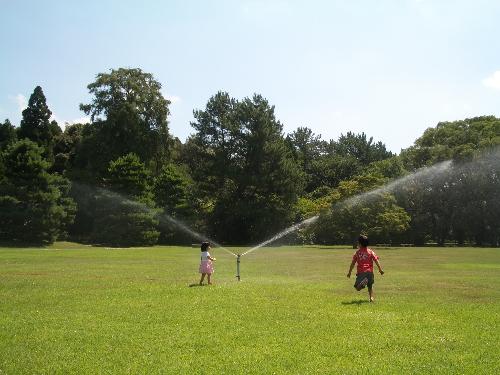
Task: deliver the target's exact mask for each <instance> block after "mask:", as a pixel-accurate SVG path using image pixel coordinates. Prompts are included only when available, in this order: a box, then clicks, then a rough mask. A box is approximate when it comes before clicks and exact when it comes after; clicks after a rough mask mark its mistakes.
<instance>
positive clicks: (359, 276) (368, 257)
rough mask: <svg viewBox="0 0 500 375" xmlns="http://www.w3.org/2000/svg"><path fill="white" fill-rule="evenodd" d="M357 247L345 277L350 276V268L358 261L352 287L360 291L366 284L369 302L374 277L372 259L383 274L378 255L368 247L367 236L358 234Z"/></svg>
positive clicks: (371, 298) (371, 299)
mask: <svg viewBox="0 0 500 375" xmlns="http://www.w3.org/2000/svg"><path fill="white" fill-rule="evenodd" d="M358 243H359V249H358V251H356V252H355V253H354V255H353V257H352V262H351V266H350V267H349V272H348V273H347V277H349V278H350V277H351V272H352V269H353V268H354V265H355V264H356V263H358V268H357V272H356V282H355V283H354V287H355V288H356V290H357V291H360V290H361V289H363V288H364V287H365V286H368V294H369V295H370V302H373V283H374V282H375V277H374V276H373V261H375V264H376V265H377V267H378V271H379V272H380V274H381V275H383V274H384V271H383V270H382V267H381V266H380V263H379V261H378V256H377V254H375V252H374V251H373V250H372V249H369V248H368V237H367V236H363V235H361V236H359V238H358Z"/></svg>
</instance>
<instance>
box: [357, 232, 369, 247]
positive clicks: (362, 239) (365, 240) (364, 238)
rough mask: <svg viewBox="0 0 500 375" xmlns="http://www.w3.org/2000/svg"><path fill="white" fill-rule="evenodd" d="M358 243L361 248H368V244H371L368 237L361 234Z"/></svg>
mask: <svg viewBox="0 0 500 375" xmlns="http://www.w3.org/2000/svg"><path fill="white" fill-rule="evenodd" d="M358 242H359V244H360V245H361V246H363V247H367V246H368V243H369V241H368V237H367V236H365V235H364V234H361V235H360V236H359V238H358Z"/></svg>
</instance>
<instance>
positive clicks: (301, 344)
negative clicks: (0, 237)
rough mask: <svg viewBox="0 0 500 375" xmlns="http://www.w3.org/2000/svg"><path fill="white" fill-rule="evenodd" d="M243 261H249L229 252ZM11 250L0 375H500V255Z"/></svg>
mask: <svg viewBox="0 0 500 375" xmlns="http://www.w3.org/2000/svg"><path fill="white" fill-rule="evenodd" d="M232 251H234V252H241V251H242V249H232ZM376 251H377V253H378V254H379V255H380V256H381V263H382V264H383V266H384V268H385V270H386V275H384V276H380V275H378V274H377V275H376V283H375V297H376V302H375V303H373V304H370V303H367V302H366V301H367V293H366V291H362V292H356V291H355V290H354V288H353V287H352V283H353V279H351V280H348V279H347V278H346V277H345V274H346V272H347V269H348V266H349V263H350V260H351V254H352V252H353V250H352V249H348V248H338V247H336V248H328V247H276V248H263V249H260V250H258V251H256V252H254V253H251V254H249V255H247V256H245V257H243V258H242V263H241V277H242V280H241V282H237V281H236V278H235V272H236V258H234V257H232V256H231V255H229V254H227V253H225V252H223V251H222V250H220V249H215V250H214V253H215V256H216V257H217V258H218V259H217V262H216V273H215V274H214V281H215V285H213V286H211V287H208V286H204V287H198V286H192V287H190V286H189V285H191V284H195V283H196V282H197V281H198V278H199V275H198V273H197V270H198V260H199V249H197V248H190V247H155V248H138V249H105V248H92V247H87V246H83V245H78V244H69V243H56V244H55V245H53V246H52V247H50V248H47V249H13V248H0V374H3V373H5V374H54V373H59V374H68V373H88V374H105V373H113V374H127V373H132V374H139V373H140V374H156V373H169V374H248V373H252V374H272V373H276V374H357V373H364V374H366V373H380V374H389V373H391V374H403V373H412V374H415V373H420V374H436V373H439V374H443V373H444V374H446V373H457V374H458V373H460V374H461V373H466V374H483V373H484V374H498V373H500V359H499V358H500V356H499V353H500V344H499V342H500V292H499V286H498V276H499V273H500V249H479V248H477V249H473V248H443V249H441V248H401V249H399V248H393V249H376Z"/></svg>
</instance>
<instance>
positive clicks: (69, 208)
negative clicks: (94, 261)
mask: <svg viewBox="0 0 500 375" xmlns="http://www.w3.org/2000/svg"><path fill="white" fill-rule="evenodd" d="M42 153H43V149H42V148H41V147H39V146H37V145H36V144H35V143H33V142H32V141H30V140H27V139H24V140H21V141H18V142H16V143H13V144H11V145H10V146H9V147H8V148H7V150H6V151H5V152H4V153H3V157H2V159H3V164H4V173H3V176H2V177H1V178H0V239H1V240H4V241H18V242H26V243H36V244H45V243H52V242H54V241H55V240H56V239H57V238H59V237H60V236H61V235H63V234H64V233H65V230H66V227H67V226H68V225H69V224H70V223H71V222H72V221H73V219H74V213H75V209H76V207H75V204H74V202H73V200H71V199H70V198H68V191H69V187H70V183H69V181H68V180H67V179H65V178H63V177H60V176H57V175H51V174H49V173H48V172H47V170H48V168H49V163H48V162H47V161H46V160H45V159H44V158H43V157H42Z"/></svg>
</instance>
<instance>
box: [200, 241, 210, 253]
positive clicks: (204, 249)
mask: <svg viewBox="0 0 500 375" xmlns="http://www.w3.org/2000/svg"><path fill="white" fill-rule="evenodd" d="M209 247H210V242H207V241H205V242H202V243H201V251H207V249H208V248H209Z"/></svg>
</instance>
